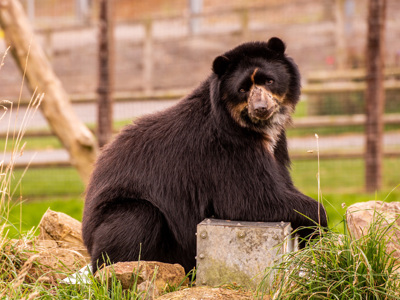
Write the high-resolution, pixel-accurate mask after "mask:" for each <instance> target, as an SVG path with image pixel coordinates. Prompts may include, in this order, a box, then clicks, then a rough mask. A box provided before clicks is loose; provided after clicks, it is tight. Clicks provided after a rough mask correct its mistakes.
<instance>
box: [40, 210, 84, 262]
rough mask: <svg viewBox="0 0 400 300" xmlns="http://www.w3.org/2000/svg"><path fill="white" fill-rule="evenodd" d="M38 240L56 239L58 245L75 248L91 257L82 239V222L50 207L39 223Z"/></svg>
mask: <svg viewBox="0 0 400 300" xmlns="http://www.w3.org/2000/svg"><path fill="white" fill-rule="evenodd" d="M39 229H40V234H39V236H38V238H37V239H38V240H50V241H55V242H56V243H57V245H58V247H61V248H68V249H72V250H75V251H77V252H79V253H81V254H82V255H83V256H85V257H86V258H87V259H88V260H89V259H90V256H89V253H88V252H87V250H86V247H85V245H84V244H83V240H82V224H81V222H79V221H78V220H75V219H74V218H72V217H70V216H68V215H67V214H64V213H61V212H55V211H52V210H50V209H48V210H47V211H46V212H45V214H44V215H43V217H42V219H41V221H40V223H39Z"/></svg>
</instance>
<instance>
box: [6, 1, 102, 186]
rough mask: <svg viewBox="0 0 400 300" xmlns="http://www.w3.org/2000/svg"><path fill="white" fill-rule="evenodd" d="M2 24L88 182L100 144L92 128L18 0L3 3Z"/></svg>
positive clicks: (45, 110) (51, 122)
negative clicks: (77, 108) (78, 110)
mask: <svg viewBox="0 0 400 300" xmlns="http://www.w3.org/2000/svg"><path fill="white" fill-rule="evenodd" d="M0 26H1V27H2V29H3V30H4V35H5V40H6V43H7V44H8V45H10V46H11V53H12V54H13V56H14V58H15V60H16V62H17V65H18V66H19V68H20V69H21V70H24V69H25V67H26V79H27V81H28V83H29V87H30V89H31V91H33V90H34V89H35V88H37V89H38V92H40V93H44V94H45V96H44V99H43V101H42V103H41V105H40V109H41V110H42V112H43V115H44V116H45V117H46V119H47V121H48V122H49V125H50V127H51V129H52V131H53V132H54V133H55V134H56V135H57V137H58V138H59V139H60V140H61V142H62V144H63V145H64V147H65V148H66V149H67V150H68V152H69V155H70V159H71V164H72V165H73V166H74V167H76V168H77V170H78V172H79V174H80V176H81V178H82V180H83V181H84V182H85V183H87V182H88V180H89V176H90V173H91V170H92V168H93V163H94V161H95V158H96V155H97V152H98V147H97V143H96V141H95V139H94V136H93V135H92V133H91V132H90V130H89V129H88V128H87V127H86V126H85V125H84V124H83V123H82V122H81V121H80V120H79V119H78V117H77V116H76V114H75V112H74V111H73V109H72V105H71V103H70V101H69V97H68V95H67V93H66V91H65V90H64V88H63V86H62V84H61V82H60V80H59V79H58V78H57V77H56V75H55V74H54V71H53V70H52V67H51V65H50V63H49V61H48V59H47V57H46V55H45V53H44V51H43V49H42V48H41V47H40V45H39V43H38V42H37V41H36V40H35V38H34V33H33V30H32V28H31V25H30V24H29V21H28V18H27V16H26V14H25V12H24V10H23V7H22V5H21V3H20V2H19V1H18V0H3V1H1V2H0ZM26 64H27V66H25V65H26Z"/></svg>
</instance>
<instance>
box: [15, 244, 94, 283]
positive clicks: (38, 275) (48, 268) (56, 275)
mask: <svg viewBox="0 0 400 300" xmlns="http://www.w3.org/2000/svg"><path fill="white" fill-rule="evenodd" d="M27 250H32V252H29V251H27ZM21 253H22V255H23V258H24V264H23V266H22V268H21V270H20V272H19V273H18V278H19V279H20V280H22V281H26V282H36V281H37V280H39V281H45V282H48V283H56V282H57V281H58V280H62V279H64V278H65V277H67V276H68V275H70V274H72V273H74V272H76V270H79V269H80V268H82V267H83V266H85V265H86V263H87V262H86V259H85V258H84V257H83V256H82V255H81V254H80V253H78V252H76V251H73V250H69V249H64V248H41V247H37V246H36V247H35V250H33V249H32V248H25V250H24V251H23V252H21Z"/></svg>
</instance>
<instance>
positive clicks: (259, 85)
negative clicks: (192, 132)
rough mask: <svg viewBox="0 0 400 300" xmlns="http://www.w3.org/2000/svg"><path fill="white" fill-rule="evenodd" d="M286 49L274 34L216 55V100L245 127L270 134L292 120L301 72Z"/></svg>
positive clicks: (298, 92) (214, 63)
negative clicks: (261, 40)
mask: <svg viewBox="0 0 400 300" xmlns="http://www.w3.org/2000/svg"><path fill="white" fill-rule="evenodd" d="M285 49H286V47H285V44H284V43H283V42H282V41H281V40H280V39H279V38H275V37H274V38H271V39H270V40H269V41H268V42H251V43H245V44H242V45H240V46H238V47H236V48H234V49H232V50H230V51H228V52H226V53H225V54H223V55H221V56H218V57H217V58H215V60H214V62H213V67H212V69H213V72H214V74H215V76H216V78H217V81H218V86H217V87H216V89H217V91H216V93H217V95H218V96H217V97H214V99H213V101H219V102H220V103H218V104H219V105H222V106H223V107H224V109H225V111H226V112H228V114H229V115H230V116H231V118H232V119H233V120H234V121H235V122H236V123H237V124H239V125H240V126H241V127H245V128H248V129H251V130H254V131H257V132H262V133H266V134H267V135H270V134H271V130H274V129H276V130H277V129H279V128H283V126H284V125H285V123H286V122H287V121H288V120H290V115H291V113H292V112H293V110H294V108H295V105H296V103H297V102H298V101H299V98H300V75H299V71H298V68H297V66H296V64H295V63H294V62H293V61H292V59H290V58H289V57H287V56H286V54H285ZM278 131H279V130H278ZM277 134H279V132H276V134H275V135H277Z"/></svg>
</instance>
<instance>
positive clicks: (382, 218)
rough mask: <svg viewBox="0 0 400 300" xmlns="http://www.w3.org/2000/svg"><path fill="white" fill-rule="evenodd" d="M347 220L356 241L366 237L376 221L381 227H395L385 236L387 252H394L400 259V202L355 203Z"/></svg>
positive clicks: (349, 208) (350, 207) (348, 211)
mask: <svg viewBox="0 0 400 300" xmlns="http://www.w3.org/2000/svg"><path fill="white" fill-rule="evenodd" d="M346 219H347V226H348V229H349V232H350V234H351V235H352V236H353V237H354V238H355V239H359V238H360V237H362V236H364V235H365V234H366V233H367V232H368V229H369V228H370V226H371V224H372V223H373V222H374V221H376V222H377V223H378V224H379V226H385V227H386V226H389V225H393V226H391V228H390V229H389V230H388V232H387V234H385V238H386V241H387V252H388V253H391V252H393V253H392V255H393V256H394V257H395V258H397V259H400V202H390V203H387V202H382V201H368V202H360V203H355V204H353V205H351V206H349V207H348V209H347V212H346Z"/></svg>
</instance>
